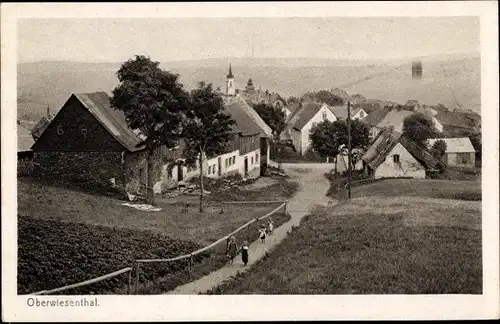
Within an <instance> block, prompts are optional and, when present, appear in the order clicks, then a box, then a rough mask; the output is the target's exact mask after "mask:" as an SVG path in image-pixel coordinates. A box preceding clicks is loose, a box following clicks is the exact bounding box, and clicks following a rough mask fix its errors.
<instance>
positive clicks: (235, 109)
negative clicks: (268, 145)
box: [224, 101, 262, 136]
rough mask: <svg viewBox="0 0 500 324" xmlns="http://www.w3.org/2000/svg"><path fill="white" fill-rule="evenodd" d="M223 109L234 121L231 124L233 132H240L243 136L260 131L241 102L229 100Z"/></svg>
mask: <svg viewBox="0 0 500 324" xmlns="http://www.w3.org/2000/svg"><path fill="white" fill-rule="evenodd" d="M224 109H225V111H226V112H227V113H228V114H229V115H231V117H232V118H233V119H234V120H235V122H236V123H235V124H233V126H232V129H233V132H234V133H241V135H243V136H250V135H256V134H260V133H261V132H262V130H261V129H260V127H259V126H258V125H257V124H256V123H255V121H254V120H253V119H252V118H251V117H250V116H249V115H248V114H247V112H246V111H245V108H244V107H243V104H242V103H241V102H238V101H235V102H231V103H229V104H227V105H225V106H224Z"/></svg>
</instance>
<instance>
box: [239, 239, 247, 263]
mask: <svg viewBox="0 0 500 324" xmlns="http://www.w3.org/2000/svg"><path fill="white" fill-rule="evenodd" d="M241 261H242V262H243V266H244V267H246V266H247V263H248V242H247V241H244V242H243V245H242V246H241Z"/></svg>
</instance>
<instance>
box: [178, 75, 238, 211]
mask: <svg viewBox="0 0 500 324" xmlns="http://www.w3.org/2000/svg"><path fill="white" fill-rule="evenodd" d="M234 123H235V121H234V119H232V118H231V116H229V115H228V114H226V112H225V110H224V101H223V99H222V97H221V96H220V94H218V93H217V92H215V91H214V90H213V88H212V84H205V82H200V83H199V86H198V88H196V89H194V90H192V91H191V95H190V108H189V109H188V111H187V113H186V115H185V119H184V123H183V127H184V129H183V132H182V135H183V139H184V141H185V143H186V148H185V151H184V153H185V157H186V164H187V165H191V166H193V165H196V163H198V165H199V170H200V212H203V191H204V188H203V162H204V161H205V160H206V158H207V157H211V156H215V155H218V154H221V153H224V152H225V151H226V149H227V146H228V144H229V143H230V141H231V140H232V139H233V134H231V130H232V128H231V126H232V125H233V124H234Z"/></svg>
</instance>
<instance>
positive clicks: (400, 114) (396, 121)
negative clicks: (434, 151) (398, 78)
mask: <svg viewBox="0 0 500 324" xmlns="http://www.w3.org/2000/svg"><path fill="white" fill-rule="evenodd" d="M419 112H421V113H423V114H425V115H427V116H428V117H430V118H431V120H432V124H433V126H434V128H435V129H436V130H437V131H438V132H440V133H441V132H442V131H443V125H441V123H440V122H439V121H438V120H437V119H436V117H434V116H433V115H432V113H430V112H429V111H427V110H421V111H419ZM415 113H416V111H415V110H405V109H392V110H390V111H389V112H388V113H387V114H386V115H385V117H384V118H383V119H382V120H381V121H380V122H379V123H378V124H377V125H376V126H374V127H372V129H371V131H370V133H371V135H372V136H373V137H375V136H377V135H378V133H380V131H382V130H383V129H393V130H395V131H396V132H402V131H403V123H404V120H405V118H407V117H409V116H411V115H413V114H415Z"/></svg>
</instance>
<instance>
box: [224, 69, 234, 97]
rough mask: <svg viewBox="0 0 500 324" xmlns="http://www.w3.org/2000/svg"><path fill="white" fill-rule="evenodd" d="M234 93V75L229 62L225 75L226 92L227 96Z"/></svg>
mask: <svg viewBox="0 0 500 324" xmlns="http://www.w3.org/2000/svg"><path fill="white" fill-rule="evenodd" d="M235 93H236V88H235V84H234V75H233V71H232V69H231V63H229V73H228V74H227V76H226V94H227V95H228V96H234V95H235Z"/></svg>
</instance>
